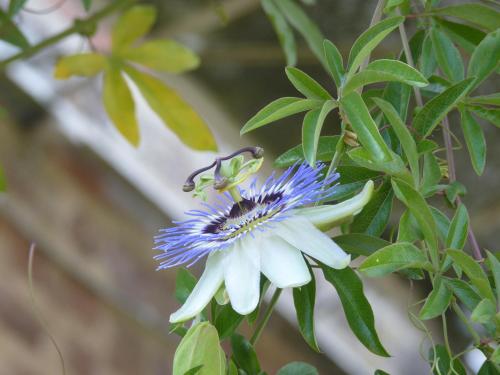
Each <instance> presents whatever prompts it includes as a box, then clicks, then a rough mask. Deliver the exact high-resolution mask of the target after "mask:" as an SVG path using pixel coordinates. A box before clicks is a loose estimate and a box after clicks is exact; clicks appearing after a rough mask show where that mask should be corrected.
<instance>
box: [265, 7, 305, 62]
mask: <svg viewBox="0 0 500 375" xmlns="http://www.w3.org/2000/svg"><path fill="white" fill-rule="evenodd" d="M261 4H262V9H264V12H265V13H266V16H267V18H268V19H269V21H270V22H271V25H273V28H274V32H275V33H276V35H277V36H278V39H279V42H280V44H281V48H282V49H283V52H284V53H285V57H286V64H287V65H288V66H293V65H295V64H296V63H297V46H296V45H295V37H294V35H293V30H292V28H291V27H290V26H289V25H288V22H287V21H286V19H285V17H284V16H283V14H282V13H281V11H280V10H279V8H278V7H277V6H276V4H275V2H274V0H261Z"/></svg>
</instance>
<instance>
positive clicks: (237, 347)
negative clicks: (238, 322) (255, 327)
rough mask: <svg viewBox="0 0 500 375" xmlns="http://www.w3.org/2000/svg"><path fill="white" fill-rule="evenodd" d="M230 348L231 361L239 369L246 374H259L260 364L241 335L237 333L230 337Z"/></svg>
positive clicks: (251, 348) (250, 345)
mask: <svg viewBox="0 0 500 375" xmlns="http://www.w3.org/2000/svg"><path fill="white" fill-rule="evenodd" d="M231 348H232V350H233V359H234V361H235V363H236V364H237V365H238V367H239V368H241V369H243V370H244V371H246V373H247V374H251V375H254V374H259V373H260V364H259V360H258V359H257V354H255V350H254V348H253V346H252V344H250V342H248V340H247V339H245V338H244V337H243V336H242V335H239V334H237V333H235V334H233V336H231Z"/></svg>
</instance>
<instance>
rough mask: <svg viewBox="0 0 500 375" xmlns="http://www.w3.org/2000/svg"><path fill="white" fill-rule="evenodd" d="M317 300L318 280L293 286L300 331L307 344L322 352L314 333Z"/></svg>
mask: <svg viewBox="0 0 500 375" xmlns="http://www.w3.org/2000/svg"><path fill="white" fill-rule="evenodd" d="M315 300H316V281H315V280H314V276H313V278H312V279H311V281H310V282H309V283H308V284H306V285H303V286H301V287H299V288H293V303H294V305H295V312H296V314H297V322H298V323H299V329H300V333H301V334H302V337H304V340H305V341H306V342H307V344H308V345H309V346H310V347H311V348H312V349H313V350H315V351H316V352H318V353H319V352H320V350H319V347H318V343H317V342H316V336H315V335H314V302H315Z"/></svg>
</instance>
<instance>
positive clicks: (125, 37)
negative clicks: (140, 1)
mask: <svg viewBox="0 0 500 375" xmlns="http://www.w3.org/2000/svg"><path fill="white" fill-rule="evenodd" d="M155 19H156V9H155V8H154V7H153V6H151V5H134V6H133V7H131V8H129V9H128V10H126V11H125V12H124V13H123V14H122V15H121V16H120V17H119V18H118V20H117V21H116V23H115V25H114V26H113V30H112V33H111V40H112V45H113V48H112V49H113V52H118V51H120V50H121V49H123V48H126V47H129V46H130V45H131V44H132V43H133V42H135V41H136V40H137V39H138V38H140V37H141V36H144V35H145V34H147V33H148V32H149V30H150V29H151V27H152V26H153V23H154V21H155Z"/></svg>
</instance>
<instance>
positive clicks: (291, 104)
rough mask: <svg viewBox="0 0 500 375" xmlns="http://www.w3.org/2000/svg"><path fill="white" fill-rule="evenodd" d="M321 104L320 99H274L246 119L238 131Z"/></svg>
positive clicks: (247, 129) (247, 130)
mask: <svg viewBox="0 0 500 375" xmlns="http://www.w3.org/2000/svg"><path fill="white" fill-rule="evenodd" d="M322 105H323V101H322V100H313V99H302V98H289V97H287V98H279V99H276V100H275V101H273V102H271V103H269V104H268V105H266V106H265V107H264V108H262V109H261V110H260V111H259V112H257V113H256V114H255V115H254V116H253V117H252V118H251V119H250V120H248V121H247V123H246V124H245V125H244V126H243V128H242V129H241V131H240V133H241V134H245V133H248V132H249V131H251V130H255V129H257V128H260V127H261V126H263V125H266V124H269V123H271V122H274V121H276V120H280V119H282V118H284V117H288V116H291V115H294V114H296V113H300V112H304V111H309V110H311V109H316V108H319V107H321V106H322Z"/></svg>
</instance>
